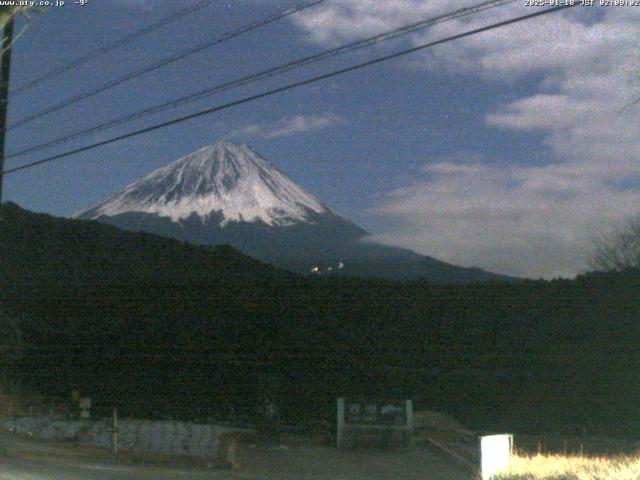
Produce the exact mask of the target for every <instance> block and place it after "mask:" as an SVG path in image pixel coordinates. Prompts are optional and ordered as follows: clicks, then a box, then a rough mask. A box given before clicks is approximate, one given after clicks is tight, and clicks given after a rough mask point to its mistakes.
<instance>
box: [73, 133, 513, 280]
mask: <svg viewBox="0 0 640 480" xmlns="http://www.w3.org/2000/svg"><path fill="white" fill-rule="evenodd" d="M77 218H80V219H86V220H98V221H100V222H103V223H108V224H111V225H114V226H117V227H120V228H124V229H127V230H133V231H138V230H141V231H147V232H151V233H155V234H158V235H163V236H167V237H171V238H176V239H179V240H183V241H187V242H190V243H194V244H205V245H216V244H229V245H232V246H234V247H235V248H237V249H239V250H240V251H242V252H244V253H246V254H248V255H250V256H253V257H255V258H257V259H259V260H261V261H264V262H268V263H271V264H273V265H276V266H278V267H281V268H285V269H288V270H291V271H294V272H296V273H309V272H312V271H314V272H318V273H325V274H326V273H335V272H340V273H341V274H345V275H354V276H362V277H380V278H389V279H402V280H405V279H413V278H424V279H427V280H429V281H432V282H436V283H461V282H462V283H464V282H473V281H485V280H490V279H497V280H506V279H507V277H503V276H500V275H496V274H493V273H490V272H486V271H483V270H481V269H477V268H462V267H457V266H454V265H450V264H447V263H445V262H441V261H439V260H436V259H434V258H431V257H427V256H423V255H419V254H417V253H415V252H412V251H410V250H407V249H402V248H397V247H390V246H385V245H381V244H376V243H372V242H367V241H366V238H367V236H368V233H367V232H366V231H365V230H364V229H362V228H360V227H359V226H357V225H355V224H354V223H352V222H350V221H349V220H346V219H344V218H343V217H341V216H340V215H338V214H337V213H335V212H333V211H332V210H331V209H330V208H328V207H327V206H325V205H324V204H322V202H320V200H318V199H317V198H315V197H314V196H313V195H311V194H310V193H308V192H306V191H305V190H304V189H302V188H301V187H300V186H298V185H296V184H295V183H294V182H293V181H292V180H291V179H289V178H288V177H287V176H286V175H284V174H283V173H282V172H280V171H279V170H278V169H277V168H275V167H274V166H273V165H271V164H270V163H269V162H267V161H266V160H265V159H263V158H262V157H260V156H259V155H258V154H257V153H256V152H255V151H253V150H252V149H251V148H249V147H248V146H246V145H234V144H230V143H226V142H218V143H216V144H215V145H212V146H207V147H203V148H201V149H199V150H197V151H196V152H194V153H192V154H190V155H187V156H186V157H183V158H181V159H179V160H177V161H176V162H174V163H172V164H170V165H167V166H165V167H163V168H161V169H159V170H156V171H155V172H152V173H151V174H149V175H148V176H146V177H145V178H143V179H141V180H139V181H137V182H135V183H133V184H131V185H129V186H128V187H126V188H125V189H124V190H122V191H121V192H119V193H116V194H115V195H113V196H111V197H109V198H108V199H106V200H105V201H104V202H102V203H100V204H99V205H96V206H95V207H93V208H90V209H89V210H86V211H84V212H81V213H80V214H78V215H77Z"/></svg>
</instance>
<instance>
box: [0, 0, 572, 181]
mask: <svg viewBox="0 0 640 480" xmlns="http://www.w3.org/2000/svg"><path fill="white" fill-rule="evenodd" d="M576 5H578V4H577V3H575V4H565V5H561V6H559V7H553V8H548V9H545V10H540V11H537V12H534V13H529V14H527V15H522V16H519V17H515V18H511V19H509V20H504V21H502V22H498V23H493V24H491V25H487V26H485V27H481V28H476V29H473V30H467V31H466V32H463V33H459V34H457V35H452V36H449V37H446V38H443V39H440V40H436V41H433V42H429V43H425V44H422V45H418V46H417V47H413V48H408V49H405V50H401V51H399V52H395V53H392V54H390V55H385V56H382V57H378V58H375V59H373V60H368V61H366V62H363V63H358V64H356V65H352V66H350V67H347V68H342V69H339V70H334V71H332V72H329V73H325V74H324V75H320V76H317V77H312V78H309V79H306V80H301V81H298V82H294V83H290V84H288V85H285V86H283V87H279V88H275V89H273V90H268V91H266V92H262V93H258V94H256V95H251V96H249V97H244V98H242V99H240V100H235V101H232V102H229V103H225V104H223V105H218V106H215V107H211V108H208V109H206V110H201V111H199V112H196V113H192V114H189V115H184V116H182V117H178V118H174V119H173V120H169V121H166V122H162V123H158V124H156V125H152V126H150V127H145V128H142V129H140V130H135V131H133V132H129V133H126V134H123V135H118V136H116V137H113V138H110V139H108V140H103V141H101V142H97V143H93V144H91V145H87V146H84V147H80V148H76V149H74V150H70V151H67V152H64V153H60V154H58V155H53V156H50V157H47V158H43V159H42V160H37V161H35V162H30V163H27V164H24V165H20V166H18V167H14V168H11V169H8V170H5V171H4V172H2V174H3V175H7V174H10V173H14V172H18V171H20V170H26V169H29V168H33V167H36V166H38V165H43V164H45V163H49V162H53V161H55V160H59V159H62V158H66V157H69V156H71V155H75V154H78V153H82V152H86V151H89V150H93V149H95V148H99V147H102V146H104V145H109V144H111V143H115V142H119V141H121V140H126V139H128V138H132V137H136V136H139V135H143V134H145V133H149V132H152V131H155V130H159V129H161V128H165V127H169V126H171V125H175V124H178V123H182V122H185V121H187V120H191V119H193V118H198V117H202V116H204V115H210V114H212V113H215V112H219V111H221V110H226V109H229V108H231V107H236V106H238V105H243V104H245V103H249V102H252V101H255V100H259V99H261V98H266V97H270V96H273V95H276V94H278V93H282V92H285V91H287V90H293V89H295V88H299V87H303V86H305V85H310V84H312V83H316V82H319V81H322V80H327V79H329V78H333V77H337V76H339V75H344V74H345V73H349V72H353V71H356V70H360V69H362V68H366V67H370V66H373V65H377V64H379V63H382V62H386V61H388V60H392V59H395V58H398V57H402V56H405V55H408V54H411V53H415V52H418V51H421V50H424V49H427V48H431V47H435V46H437V45H442V44H444V43H448V42H451V41H454V40H458V39H460V38H465V37H469V36H472V35H477V34H479V33H483V32H487V31H489V30H494V29H496V28H500V27H504V26H507V25H512V24H515V23H519V22H522V21H525V20H529V19H532V18H536V17H540V16H542V15H546V14H549V13H554V12H559V11H561V10H564V9H566V8H571V7H574V6H576Z"/></svg>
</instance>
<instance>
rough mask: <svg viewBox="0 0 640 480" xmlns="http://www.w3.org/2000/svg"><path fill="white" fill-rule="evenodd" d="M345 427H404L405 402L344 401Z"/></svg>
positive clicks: (405, 415) (405, 420)
mask: <svg viewBox="0 0 640 480" xmlns="http://www.w3.org/2000/svg"><path fill="white" fill-rule="evenodd" d="M344 422H345V424H347V425H406V423H407V412H406V405H405V401H393V400H391V401H375V400H345V415H344Z"/></svg>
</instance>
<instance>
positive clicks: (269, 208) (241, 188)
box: [77, 141, 327, 226]
mask: <svg viewBox="0 0 640 480" xmlns="http://www.w3.org/2000/svg"><path fill="white" fill-rule="evenodd" d="M326 211H327V209H326V208H325V207H324V206H323V205H322V204H321V203H320V201H319V200H318V199H316V198H315V197H314V196H313V195H311V194H310V193H308V192H306V191H305V190H303V189H302V188H301V187H299V186H298V185H296V184H295V183H294V182H293V181H292V180H291V179H290V178H289V177H287V176H286V175H284V174H283V173H282V172H280V171H279V170H278V169H277V168H276V167H274V166H273V165H271V164H270V163H269V162H267V161H266V160H265V159H264V158H262V157H261V156H260V155H258V154H257V153H256V152H255V151H253V150H252V149H251V148H250V147H248V146H247V145H236V144H232V143H228V142H223V141H220V142H217V143H216V144H215V145H208V146H206V147H202V148H200V149H199V150H196V151H195V152H193V153H191V154H189V155H187V156H185V157H182V158H180V159H179V160H177V161H175V162H173V163H171V164H169V165H167V166H165V167H162V168H160V169H158V170H156V171H154V172H152V173H151V174H149V175H147V176H146V177H144V178H143V179H141V180H139V181H137V182H135V183H133V184H131V185H129V186H128V187H126V188H125V189H124V190H122V191H121V192H119V193H117V194H115V195H113V196H111V197H110V198H108V199H107V200H105V201H104V202H102V203H101V204H99V205H97V206H95V207H93V208H91V209H89V210H87V211H86V212H84V213H81V214H79V215H77V216H78V217H82V218H92V219H95V218H98V217H101V216H107V217H113V216H116V215H119V214H123V213H127V212H143V213H151V214H156V215H160V216H163V217H169V218H171V219H172V220H173V221H175V222H177V221H179V220H181V219H185V218H188V217H190V216H191V215H193V214H196V215H198V216H200V217H202V218H203V220H204V219H205V218H207V217H208V216H209V215H211V214H217V213H220V214H221V215H222V218H223V220H222V222H221V225H222V226H224V225H226V224H227V223H228V222H258V221H261V222H264V223H266V224H267V225H271V226H276V225H277V226H287V225H292V224H294V223H297V222H308V221H310V214H311V213H318V214H321V213H325V212H326Z"/></svg>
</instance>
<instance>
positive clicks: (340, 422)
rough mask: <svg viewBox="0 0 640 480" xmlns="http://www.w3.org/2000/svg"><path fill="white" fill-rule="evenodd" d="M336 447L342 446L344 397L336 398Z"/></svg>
mask: <svg viewBox="0 0 640 480" xmlns="http://www.w3.org/2000/svg"><path fill="white" fill-rule="evenodd" d="M337 438H338V441H337V447H338V449H341V448H344V397H340V398H338V434H337Z"/></svg>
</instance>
